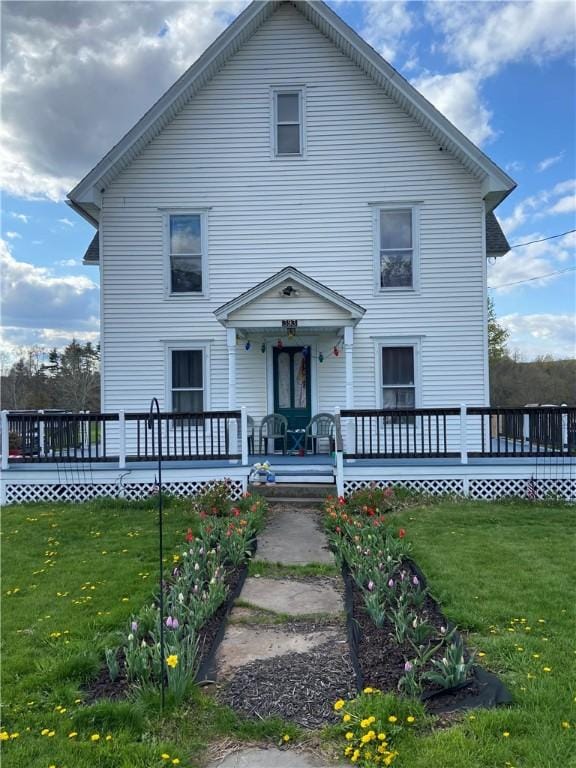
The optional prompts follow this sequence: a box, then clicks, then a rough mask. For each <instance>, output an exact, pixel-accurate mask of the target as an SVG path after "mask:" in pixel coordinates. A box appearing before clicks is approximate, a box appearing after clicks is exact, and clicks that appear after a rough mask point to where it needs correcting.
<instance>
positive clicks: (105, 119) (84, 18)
mask: <svg viewBox="0 0 576 768" xmlns="http://www.w3.org/2000/svg"><path fill="white" fill-rule="evenodd" d="M246 4H247V0H204V2H202V3H199V2H198V3H189V2H183V1H178V2H172V1H169V2H162V3H160V2H157V3H150V2H114V3H108V2H106V3H103V2H92V1H91V0H88V1H87V2H82V3H62V2H43V3H18V2H11V3H4V5H3V8H2V25H3V30H2V32H3V56H2V58H3V75H2V85H3V126H2V129H1V131H0V147H1V149H0V169H1V174H0V183H1V184H2V186H3V187H4V189H5V190H6V191H7V192H9V193H10V194H12V195H14V196H19V197H25V198H30V199H41V198H47V199H49V200H54V201H58V200H61V199H62V198H63V197H64V196H65V194H66V192H68V191H69V190H70V189H71V188H72V187H73V186H74V184H75V183H76V182H77V180H78V179H79V178H80V177H81V176H82V175H84V174H85V173H86V172H87V171H88V170H89V169H90V168H91V167H93V166H94V165H95V164H96V163H97V162H98V160H100V158H101V157H102V156H103V155H104V154H105V153H106V152H107V151H108V150H109V149H110V147H112V146H113V145H114V144H115V143H116V142H117V141H118V140H119V139H120V138H121V136H122V135H123V134H124V133H125V132H126V131H127V130H128V129H129V128H131V127H132V125H133V124H134V123H135V122H136V121H137V120H138V119H139V118H140V117H141V116H142V114H144V112H145V111H146V110H147V109H149V108H150V107H151V106H152V104H153V103H154V101H155V100H156V99H158V98H159V97H160V96H161V95H162V93H164V91H165V90H166V89H167V88H168V87H169V86H170V85H172V83H173V82H174V81H175V80H176V79H177V78H178V77H179V75H181V74H182V72H183V71H184V70H185V69H186V68H187V67H188V66H190V65H191V64H192V63H193V62H194V60H195V59H196V58H197V57H198V56H199V55H200V54H201V53H202V51H203V50H204V49H205V48H206V47H207V46H208V45H209V44H210V43H211V42H212V41H213V40H214V39H215V38H216V36H217V35H218V34H219V33H220V32H221V31H222V29H223V28H224V27H225V26H227V24H228V23H229V22H230V21H231V18H232V16H233V15H236V14H237V13H238V12H239V11H240V10H241V9H242V8H243V7H244V6H245V5H246ZM63 116H65V118H66V119H63Z"/></svg>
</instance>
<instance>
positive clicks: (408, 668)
mask: <svg viewBox="0 0 576 768" xmlns="http://www.w3.org/2000/svg"><path fill="white" fill-rule="evenodd" d="M413 669H414V666H413V664H412V663H411V662H410V661H407V662H406V663H405V664H404V672H412V670H413Z"/></svg>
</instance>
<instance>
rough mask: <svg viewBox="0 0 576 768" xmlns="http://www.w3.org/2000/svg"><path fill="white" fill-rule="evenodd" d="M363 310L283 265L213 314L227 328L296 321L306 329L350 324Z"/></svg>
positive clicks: (273, 325)
mask: <svg viewBox="0 0 576 768" xmlns="http://www.w3.org/2000/svg"><path fill="white" fill-rule="evenodd" d="M365 312H366V310H365V309H364V307H361V306H360V305H359V304H356V302H354V301H351V300H350V299H348V298H346V296H342V295H341V294H340V293H337V292H336V291H333V290H332V289H331V288H328V287H327V286H326V285H323V284H322V283H319V282H318V281H317V280H314V279H313V278H312V277H309V276H308V275H305V274H304V273H303V272H300V270H298V269H296V268H295V267H285V268H284V269H281V270H280V271H279V272H276V274H274V275H271V276H270V277H268V278H266V280H263V281H262V282H261V283H258V284H257V285H254V286H253V287H252V288H249V289H248V290H247V291H244V293H241V294H240V295H239V296H237V297H236V298H234V299H232V300H231V301H228V302H227V303H226V304H223V305H222V306H221V307H219V308H218V309H217V310H215V312H214V315H215V316H216V319H217V320H218V321H219V322H220V323H222V325H225V326H227V327H229V328H251V329H258V328H260V329H262V330H263V331H264V330H268V329H277V328H280V327H282V326H283V324H285V323H286V321H290V322H292V321H296V323H297V325H298V326H299V327H304V328H306V329H308V330H310V331H312V330H316V331H319V330H321V329H326V330H327V329H329V328H335V327H343V326H354V325H356V324H357V323H358V322H359V321H360V319H361V318H362V317H363V315H364V313H365Z"/></svg>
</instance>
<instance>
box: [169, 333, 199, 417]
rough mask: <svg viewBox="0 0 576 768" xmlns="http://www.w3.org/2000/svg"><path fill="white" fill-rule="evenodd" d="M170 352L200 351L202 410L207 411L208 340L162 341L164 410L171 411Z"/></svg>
mask: <svg viewBox="0 0 576 768" xmlns="http://www.w3.org/2000/svg"><path fill="white" fill-rule="evenodd" d="M172 352H202V389H203V392H204V410H205V411H209V410H210V407H211V403H210V400H211V398H210V342H209V341H196V340H193V339H191V340H190V341H166V342H164V370H165V371H166V376H165V396H164V402H165V403H166V410H167V411H169V412H173V407H174V405H173V402H172V391H173V389H172Z"/></svg>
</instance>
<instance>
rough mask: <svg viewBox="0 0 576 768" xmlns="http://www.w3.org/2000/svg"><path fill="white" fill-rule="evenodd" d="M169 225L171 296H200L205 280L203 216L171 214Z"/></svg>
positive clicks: (198, 214)
mask: <svg viewBox="0 0 576 768" xmlns="http://www.w3.org/2000/svg"><path fill="white" fill-rule="evenodd" d="M167 225H168V238H167V239H168V258H169V267H170V275H169V286H170V293H171V294H182V293H199V294H201V293H202V292H203V291H204V284H205V281H206V275H205V274H204V273H205V262H206V259H205V250H206V246H205V242H206V236H205V232H204V229H205V221H204V216H203V215H202V214H201V213H186V214H170V215H169V217H168V221H167Z"/></svg>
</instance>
